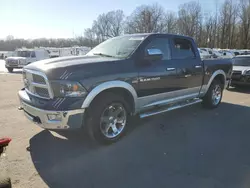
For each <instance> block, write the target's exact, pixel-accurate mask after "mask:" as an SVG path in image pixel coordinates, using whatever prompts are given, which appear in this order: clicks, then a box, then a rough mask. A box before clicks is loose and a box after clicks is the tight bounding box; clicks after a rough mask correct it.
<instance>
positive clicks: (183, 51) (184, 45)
mask: <svg viewBox="0 0 250 188" xmlns="http://www.w3.org/2000/svg"><path fill="white" fill-rule="evenodd" d="M174 51H175V56H176V58H178V59H187V58H194V57H195V53H194V49H193V46H192V43H191V41H189V40H187V39H181V38H175V39H174Z"/></svg>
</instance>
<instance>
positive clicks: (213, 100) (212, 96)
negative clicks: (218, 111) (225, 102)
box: [202, 80, 223, 109]
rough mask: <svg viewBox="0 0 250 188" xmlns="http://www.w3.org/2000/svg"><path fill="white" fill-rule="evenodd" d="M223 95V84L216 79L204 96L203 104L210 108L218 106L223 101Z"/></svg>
mask: <svg viewBox="0 0 250 188" xmlns="http://www.w3.org/2000/svg"><path fill="white" fill-rule="evenodd" d="M222 95H223V84H222V83H221V82H220V81H219V80H214V81H213V82H212V84H211V85H210V87H209V89H208V91H207V93H206V95H205V97H204V98H203V102H202V104H203V106H204V107H205V108H210V109H213V108H217V107H218V106H219V105H220V103H221V99H222Z"/></svg>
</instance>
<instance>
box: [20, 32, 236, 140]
mask: <svg viewBox="0 0 250 188" xmlns="http://www.w3.org/2000/svg"><path fill="white" fill-rule="evenodd" d="M23 71H24V74H23V78H24V84H25V88H24V89H22V90H20V91H19V98H20V102H21V108H20V109H23V111H24V113H25V115H26V116H27V117H28V118H29V119H30V120H32V121H33V122H36V123H38V124H39V125H40V126H41V127H43V128H45V129H75V128H81V127H86V128H87V129H88V130H89V132H90V135H92V136H93V137H94V138H95V139H96V140H98V141H101V142H104V143H112V142H115V141H116V140H118V139H119V138H121V137H122V136H123V135H124V134H125V132H126V129H127V125H128V124H129V121H130V117H131V116H132V115H136V114H138V115H139V116H140V117H141V118H144V117H148V116H152V115H155V114H159V113H162V112H166V111H170V110H174V109H177V108H181V107H184V106H188V105H192V104H195V103H199V102H202V103H203V105H204V106H205V107H208V108H216V107H217V106H218V105H219V104H220V102H221V99H222V94H223V89H224V87H225V86H227V83H228V81H229V79H230V76H231V72H232V61H231V60H230V59H215V60H212V59H211V60H203V61H202V60H201V59H200V55H199V52H198V49H197V46H196V44H195V43H194V40H193V39H192V38H190V37H185V36H179V35H169V34H135V35H125V36H121V37H115V38H112V39H109V40H107V41H105V42H103V43H101V44H100V45H98V46H97V47H95V48H94V49H93V50H91V51H90V52H89V53H88V54H87V55H86V56H78V57H64V58H54V59H50V60H46V61H40V62H36V63H33V64H30V65H28V66H26V67H25V69H24V70H23ZM34 78H35V79H34Z"/></svg>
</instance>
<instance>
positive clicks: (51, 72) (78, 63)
mask: <svg viewBox="0 0 250 188" xmlns="http://www.w3.org/2000/svg"><path fill="white" fill-rule="evenodd" d="M119 60H120V59H117V58H110V57H102V56H68V57H59V58H52V59H46V60H41V61H37V62H34V63H31V64H29V65H27V66H25V67H24V69H29V70H35V71H40V72H43V73H45V74H46V75H47V77H48V79H51V80H57V79H76V80H77V79H80V78H83V77H88V76H93V75H97V74H99V73H100V72H102V71H103V67H105V68H106V69H107V67H110V66H109V65H110V64H117V63H116V62H117V61H119ZM97 64H98V65H97ZM108 64H109V65H108ZM66 74H67V75H68V76H65V75H66ZM69 75H70V76H69ZM66 77H67V78H66Z"/></svg>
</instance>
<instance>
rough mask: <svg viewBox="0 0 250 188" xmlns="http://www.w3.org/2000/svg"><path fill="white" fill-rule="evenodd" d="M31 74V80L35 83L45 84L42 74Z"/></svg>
mask: <svg viewBox="0 0 250 188" xmlns="http://www.w3.org/2000/svg"><path fill="white" fill-rule="evenodd" d="M32 76H33V81H34V82H35V83H39V84H46V81H45V79H44V78H43V77H42V76H39V75H37V74H33V75H32Z"/></svg>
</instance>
